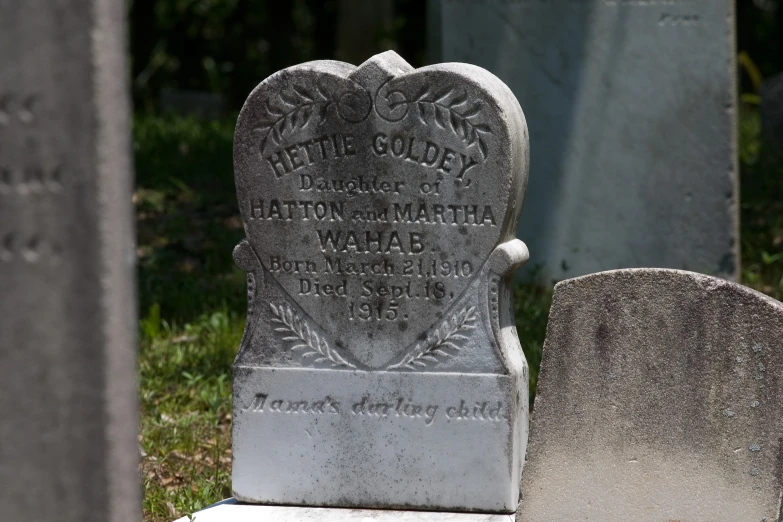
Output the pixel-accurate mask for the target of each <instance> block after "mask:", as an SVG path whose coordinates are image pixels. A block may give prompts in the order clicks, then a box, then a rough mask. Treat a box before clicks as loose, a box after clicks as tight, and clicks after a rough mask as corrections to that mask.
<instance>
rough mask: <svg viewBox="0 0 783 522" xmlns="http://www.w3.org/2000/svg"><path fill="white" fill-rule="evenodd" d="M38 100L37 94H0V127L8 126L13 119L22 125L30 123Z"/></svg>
mask: <svg viewBox="0 0 783 522" xmlns="http://www.w3.org/2000/svg"><path fill="white" fill-rule="evenodd" d="M39 99H40V98H39V96H38V95H37V94H30V95H27V96H20V95H15V94H13V93H6V94H0V126H3V125H9V124H11V122H12V121H13V120H14V119H16V120H18V121H20V122H22V123H32V121H33V120H34V119H35V111H36V109H37V107H38V102H39Z"/></svg>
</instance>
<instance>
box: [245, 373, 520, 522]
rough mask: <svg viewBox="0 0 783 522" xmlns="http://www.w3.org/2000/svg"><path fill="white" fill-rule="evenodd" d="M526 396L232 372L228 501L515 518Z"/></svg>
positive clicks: (411, 381) (491, 385) (504, 386)
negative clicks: (421, 509) (231, 462)
mask: <svg viewBox="0 0 783 522" xmlns="http://www.w3.org/2000/svg"><path fill="white" fill-rule="evenodd" d="M526 388H527V380H526V379H524V378H522V375H521V374H520V375H519V376H510V375H499V374H454V373H446V372H443V373H434V372H430V373H419V372H367V371H358V370H354V371H347V370H346V371H323V370H319V369H308V368H268V367H252V366H251V367H248V366H235V368H234V466H233V476H232V487H233V493H234V496H235V497H236V498H237V499H239V500H241V501H243V502H256V503H274V504H293V505H312V506H336V507H359V506H367V505H368V504H372V505H373V507H378V508H383V509H400V508H402V509H404V508H405V507H407V506H414V505H416V506H428V507H430V509H432V510H451V511H485V512H496V513H513V512H514V510H515V508H516V506H517V498H518V491H519V477H520V473H521V469H520V468H519V466H518V465H516V464H515V463H520V462H521V461H522V456H523V455H524V451H525V444H526V440H527V429H526V428H527V426H526V422H525V420H524V419H525V417H526V416H525V415H524V414H520V413H519V412H520V410H521V409H523V407H522V406H521V405H520V400H523V401H525V402H526V401H527V393H526V391H527V390H526ZM511 419H517V420H518V421H517V422H513V421H512V420H511ZM403 428H404V429H403ZM270 469H279V470H285V473H271V474H270V473H269V470H270ZM468 495H469V496H470V498H471V504H470V505H469V506H466V505H465V504H464V502H465V498H466V496H468Z"/></svg>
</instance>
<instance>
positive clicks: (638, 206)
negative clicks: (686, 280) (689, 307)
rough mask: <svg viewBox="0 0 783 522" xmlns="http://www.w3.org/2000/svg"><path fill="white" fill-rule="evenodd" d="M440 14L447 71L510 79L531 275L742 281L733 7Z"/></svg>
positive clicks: (671, 2) (567, 2) (569, 6)
mask: <svg viewBox="0 0 783 522" xmlns="http://www.w3.org/2000/svg"><path fill="white" fill-rule="evenodd" d="M440 3H441V6H440V12H441V18H440V20H433V21H432V23H431V27H434V28H436V29H438V30H439V31H440V32H441V34H442V39H441V41H442V49H441V51H442V56H441V58H442V60H443V61H445V62H452V61H459V62H467V63H473V64H476V65H479V66H481V67H484V68H486V69H488V70H489V71H491V72H493V73H494V74H496V75H498V77H499V78H500V79H501V80H503V81H504V82H506V83H507V84H508V85H509V87H511V89H512V91H514V94H515V95H516V96H517V98H518V99H519V101H520V103H521V105H522V106H523V107H524V108H525V112H526V115H527V118H528V121H529V122H530V144H531V147H532V150H533V151H534V152H533V156H532V158H531V164H530V169H531V170H530V195H531V197H530V198H529V201H528V204H527V205H526V206H525V210H524V211H523V213H522V219H521V221H520V226H519V236H520V237H525V241H527V242H528V245H529V247H530V251H531V253H532V254H531V256H532V257H531V259H530V263H529V264H528V268H534V267H535V266H537V265H543V272H542V273H541V275H542V276H545V277H546V279H550V278H554V279H558V280H559V279H564V278H568V277H573V276H578V275H583V274H587V273H591V272H597V271H601V270H608V269H614V268H630V267H644V266H658V267H667V268H677V269H687V270H694V271H698V272H703V273H707V274H711V275H718V276H722V277H728V278H735V277H736V275H737V274H738V271H739V268H738V262H739V259H738V244H739V238H738V234H739V232H738V217H737V207H738V202H737V198H738V192H737V164H736V158H735V156H736V150H735V149H736V136H735V119H736V101H735V99H736V86H735V83H736V78H735V76H736V67H735V48H734V47H735V45H734V17H733V11H734V2H733V0H676V1H675V0H649V1H648V0H644V1H637V0H549V1H541V0H516V1H505V0H441V1H440ZM433 12H435V11H433ZM528 239H530V241H528Z"/></svg>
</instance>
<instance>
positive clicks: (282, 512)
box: [176, 498, 514, 522]
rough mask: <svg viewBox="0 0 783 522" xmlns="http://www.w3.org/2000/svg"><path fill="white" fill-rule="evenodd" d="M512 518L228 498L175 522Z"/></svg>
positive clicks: (507, 521) (509, 521)
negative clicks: (242, 501) (268, 503)
mask: <svg viewBox="0 0 783 522" xmlns="http://www.w3.org/2000/svg"><path fill="white" fill-rule="evenodd" d="M513 519H514V516H513V515H484V514H480V513H436V512H432V511H430V512H426V511H384V510H380V509H340V508H311V507H293V506H255V505H248V504H239V503H237V501H236V500H234V499H233V498H230V499H228V500H224V501H223V502H218V503H217V504H215V505H213V506H210V507H208V508H206V509H204V510H202V511H199V512H197V513H194V514H193V516H192V518H190V517H182V518H180V519H178V520H177V521H176V522H191V521H192V522H266V521H269V522H300V521H301V522H305V521H307V522H310V521H313V520H317V521H318V522H343V521H348V522H513Z"/></svg>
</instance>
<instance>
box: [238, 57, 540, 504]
mask: <svg viewBox="0 0 783 522" xmlns="http://www.w3.org/2000/svg"><path fill="white" fill-rule="evenodd" d="M528 157H529V152H528V137H527V127H526V123H525V119H524V115H523V113H522V110H521V108H520V106H519V104H518V103H517V101H516V99H515V98H514V96H513V95H512V94H511V92H510V91H509V89H508V88H507V87H506V86H505V85H504V84H503V83H502V82H500V80H498V79H497V78H496V77H494V76H493V75H491V74H490V73H488V72H487V71H485V70H483V69H480V68H478V67H474V66H471V65H466V64H442V65H435V66H430V67H424V68H421V69H413V68H412V67H411V66H410V65H408V64H407V63H406V62H405V61H404V60H403V59H402V58H400V57H399V56H398V55H397V54H395V53H393V52H387V53H383V54H380V55H377V56H375V57H373V58H371V59H370V60H368V61H367V62H365V63H364V64H362V65H361V66H359V67H355V66H353V65H348V64H345V63H340V62H335V61H316V62H309V63H305V64H302V65H298V66H295V67H291V68H288V69H285V70H282V71H280V72H278V73H276V74H274V75H272V76H270V77H269V78H267V79H266V80H264V81H263V82H261V84H259V86H258V87H257V88H256V89H255V90H254V91H253V92H252V93H251V94H250V96H249V97H248V99H247V101H246V103H245V105H244V107H243V109H242V111H241V113H240V116H239V120H238V123H237V127H236V134H235V140H234V172H235V181H236V187H237V198H238V201H239V205H240V208H241V214H242V219H243V221H244V224H245V231H246V236H247V239H246V240H243V241H242V242H241V243H240V244H239V245H238V246H237V248H236V249H235V252H234V259H235V260H236V263H237V265H238V266H240V267H241V268H242V269H243V270H245V271H247V273H248V319H247V326H246V329H245V333H244V337H243V339H242V343H241V348H240V352H239V354H238V356H237V359H236V361H235V364H234V428H233V429H234V431H233V435H234V438H233V443H234V466H233V479H232V480H233V491H234V494H235V496H236V497H237V498H239V499H241V500H243V501H247V502H266V503H283V504H294V505H311V506H319V505H320V506H349V507H384V508H402V509H406V508H415V509H429V510H454V511H485V512H506V513H508V512H513V511H514V510H515V508H516V506H517V502H518V494H519V480H520V474H521V465H522V462H523V455H524V451H525V446H526V441H527V401H528V399H527V380H528V370H527V364H526V362H525V359H524V355H523V353H522V351H521V349H520V346H519V341H518V339H517V337H516V331H515V329H514V318H513V310H512V306H511V292H510V284H511V277H512V274H513V272H514V271H515V270H516V268H518V267H519V266H520V265H521V264H522V263H524V262H525V261H526V260H527V257H528V251H527V247H526V246H525V245H524V243H522V242H521V241H519V240H517V239H516V238H515V237H514V235H515V230H516V224H517V220H518V217H519V212H520V209H521V204H522V199H523V197H524V192H525V188H526V185H527V170H528Z"/></svg>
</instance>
